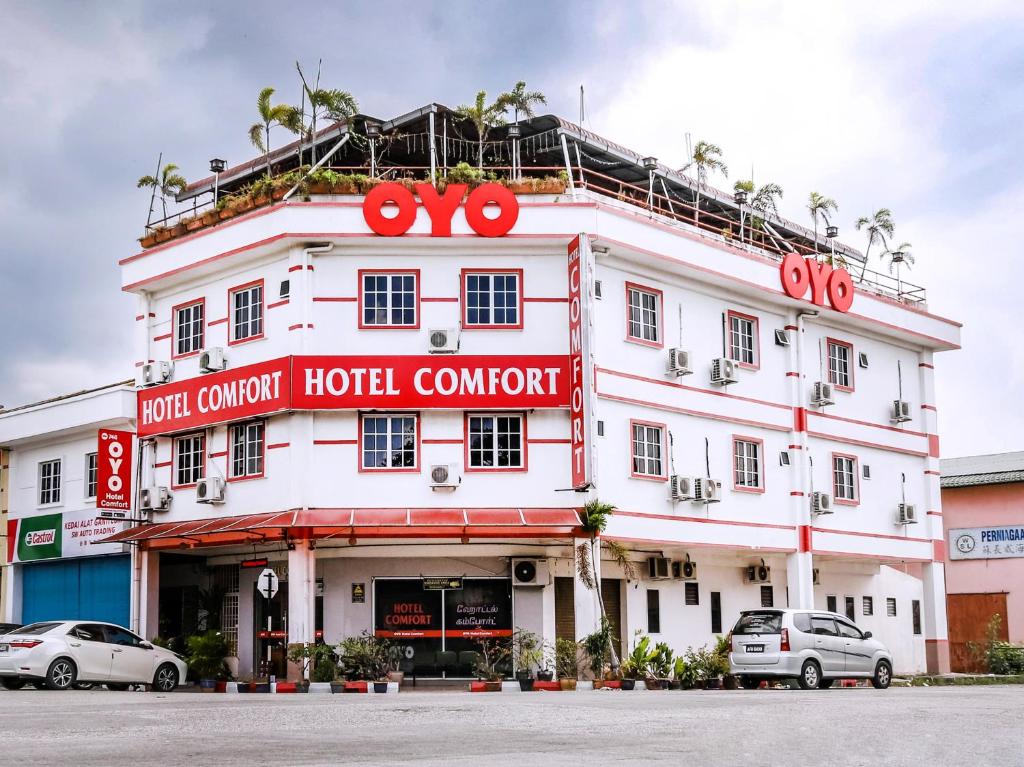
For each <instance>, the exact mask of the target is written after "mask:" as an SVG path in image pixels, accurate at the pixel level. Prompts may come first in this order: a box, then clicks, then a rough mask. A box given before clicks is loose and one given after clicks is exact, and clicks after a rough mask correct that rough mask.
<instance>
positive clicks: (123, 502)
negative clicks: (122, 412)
mask: <svg viewBox="0 0 1024 767" xmlns="http://www.w3.org/2000/svg"><path fill="white" fill-rule="evenodd" d="M134 439H135V435H134V434H132V432H130V431H115V430H113V429H100V430H99V432H98V433H97V435H96V445H97V448H96V488H97V489H96V508H97V509H101V510H103V511H107V512H113V513H112V514H110V517H111V518H114V519H125V518H127V516H128V514H129V512H130V511H131V508H132V442H133V441H134ZM100 516H101V517H102V516H105V515H104V514H103V513H102V512H101V514H100Z"/></svg>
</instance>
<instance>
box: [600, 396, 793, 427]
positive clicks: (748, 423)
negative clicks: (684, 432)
mask: <svg viewBox="0 0 1024 767" xmlns="http://www.w3.org/2000/svg"><path fill="white" fill-rule="evenodd" d="M597 396H598V397H600V398H601V399H607V400H612V401H613V402H625V403H626V404H628V405H643V406H646V407H651V408H654V409H655V410H664V411H666V412H668V413H680V414H681V415H692V416H696V417H698V418H710V419H711V420H713V421H725V422H726V423H741V424H745V425H746V426H758V427H760V428H762V429H770V430H772V431H789V427H788V426H779V425H778V424H774V423H765V422H763V421H751V420H748V419H746V418H730V417H728V416H724V415H718V414H717V413H705V412H703V411H700V410H690V409H688V408H683V407H673V406H672V405H662V404H661V403H658V402H648V401H646V400H642V399H634V398H632V397H619V396H617V395H614V394H605V393H603V392H598V393H597Z"/></svg>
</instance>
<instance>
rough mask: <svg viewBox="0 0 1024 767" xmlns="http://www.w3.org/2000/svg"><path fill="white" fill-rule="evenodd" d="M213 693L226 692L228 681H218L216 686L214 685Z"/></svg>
mask: <svg viewBox="0 0 1024 767" xmlns="http://www.w3.org/2000/svg"><path fill="white" fill-rule="evenodd" d="M213 690H214V692H227V691H228V680H227V679H218V680H217V684H216V685H214V688H213Z"/></svg>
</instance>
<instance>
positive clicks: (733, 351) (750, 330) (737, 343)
mask: <svg viewBox="0 0 1024 767" xmlns="http://www.w3.org/2000/svg"><path fill="white" fill-rule="evenodd" d="M725 316H726V319H727V321H728V323H727V324H728V333H729V339H728V340H729V343H728V344H727V347H728V349H729V359H731V360H732V361H733V362H736V363H737V364H739V365H743V366H745V367H751V368H756V367H758V366H760V364H761V362H760V360H759V358H758V344H759V343H760V341H759V339H758V333H759V327H758V326H759V324H760V323H759V321H758V319H757V318H756V317H753V316H750V315H747V314H743V313H741V312H735V311H729V312H727V313H726V315H725Z"/></svg>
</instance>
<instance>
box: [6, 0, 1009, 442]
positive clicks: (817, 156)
mask: <svg viewBox="0 0 1024 767" xmlns="http://www.w3.org/2000/svg"><path fill="white" fill-rule="evenodd" d="M142 5H143V4H141V3H136V2H117V1H116V0H107V1H106V2H103V3H95V4H93V3H86V2H75V3H70V2H69V3H62V2H56V1H54V2H48V3H29V2H12V0H0V9H2V11H3V16H2V17H3V19H4V22H3V23H4V29H5V34H4V35H3V38H4V44H3V46H0V110H2V113H3V114H6V115H7V118H5V119H4V120H3V121H0V146H2V147H3V149H2V154H0V302H2V306H3V317H2V320H0V403H3V404H6V405H8V406H13V405H16V404H20V403H24V402H28V401H32V400H34V399H38V398H41V397H44V396H49V395H52V394H56V393H61V392H66V391H69V390H73V389H76V388H81V387H86V386H92V385H99V384H103V383H108V382H111V381H114V380H118V379H121V378H126V377H130V376H131V375H132V373H133V369H132V355H131V354H130V348H131V329H132V325H133V322H132V316H133V315H134V304H133V301H132V299H131V298H129V297H128V296H126V295H124V294H122V293H121V292H120V289H119V284H120V283H119V276H118V269H117V265H116V264H117V261H118V259H120V258H122V257H124V256H126V255H130V254H132V253H134V252H135V251H136V250H137V246H136V243H135V241H134V240H135V238H136V237H138V236H139V235H140V233H141V230H142V226H143V223H144V221H145V216H146V209H147V207H148V198H147V195H146V194H145V192H143V191H142V190H137V189H136V188H135V181H136V180H137V179H138V177H139V176H140V175H143V174H145V173H151V172H152V169H153V166H154V165H155V163H156V158H157V153H158V152H160V151H162V152H163V153H164V156H165V158H166V159H169V160H171V161H173V162H175V163H177V164H178V165H180V166H181V168H182V171H183V173H184V174H185V175H186V177H187V178H189V179H190V180H191V179H194V178H199V177H201V176H203V175H205V174H206V168H207V161H208V160H209V158H210V157H213V156H221V157H225V158H227V159H228V160H229V162H231V163H235V162H239V161H241V160H244V159H247V158H248V157H250V156H251V155H252V153H253V152H252V149H251V147H250V146H249V145H248V140H247V135H246V132H247V128H248V126H249V125H250V124H251V123H252V122H253V120H254V117H255V100H256V94H257V92H258V91H259V89H260V88H261V87H263V86H266V85H271V86H274V87H276V88H277V89H278V95H279V96H280V98H281V100H287V101H297V99H298V94H299V90H298V88H299V86H298V81H297V78H296V76H295V73H294V62H295V60H296V59H298V60H300V61H302V62H303V63H304V64H305V65H306V68H307V69H315V67H316V61H317V59H318V58H323V61H324V83H325V84H326V85H327V86H328V87H339V88H344V89H346V90H349V91H351V92H353V93H354V94H355V95H356V96H357V98H358V99H359V103H360V106H361V108H362V111H364V112H366V113H369V114H375V115H378V116H381V117H384V118H387V117H391V116H394V115H397V114H399V113H402V112H404V111H406V110H409V109H412V108H415V107H418V106H422V105H424V104H427V103H429V102H430V101H438V102H440V103H444V104H449V105H452V106H455V105H458V104H460V103H464V102H467V101H469V100H471V99H472V98H473V96H474V94H475V93H476V91H477V90H479V89H481V88H482V89H485V90H488V91H490V92H497V91H500V90H504V89H507V88H509V87H511V86H512V85H513V84H514V82H515V81H516V80H518V79H525V80H526V81H527V82H528V84H529V86H530V87H531V88H537V89H540V90H542V91H543V92H544V93H546V94H547V96H548V99H549V106H550V110H551V111H552V112H555V113H558V114H561V115H564V116H566V117H569V118H572V119H575V118H576V116H577V114H578V105H577V102H578V90H579V86H580V84H583V85H585V87H586V94H587V111H588V120H587V127H589V128H591V129H592V130H594V131H596V132H598V133H600V134H602V135H604V136H606V137H607V138H610V139H612V140H614V141H617V142H619V143H621V144H624V145H626V146H629V147H631V148H634V149H636V150H637V151H639V152H642V153H644V154H652V155H655V156H657V157H658V158H659V159H661V160H662V161H663V162H666V163H668V164H670V165H681V164H683V162H684V160H685V154H686V149H685V146H686V143H685V135H686V134H687V133H690V134H691V136H692V137H693V138H694V140H696V139H707V140H710V141H713V142H715V143H717V144H719V145H721V146H722V147H723V149H724V152H725V159H726V160H727V162H728V164H729V166H730V167H731V168H732V170H733V174H732V177H733V178H735V177H737V176H744V177H745V176H748V175H749V169H750V168H753V170H754V175H755V179H756V180H757V181H758V182H763V181H767V180H771V181H775V182H777V183H779V184H781V185H782V187H783V188H784V189H785V192H786V194H785V198H784V200H783V203H784V204H783V211H782V212H783V214H784V215H786V216H788V217H790V218H793V219H795V220H796V221H800V222H804V223H809V221H808V215H807V213H806V211H805V210H804V208H803V205H804V201H805V200H806V197H807V194H808V193H809V192H810V191H811V190H816V191H819V192H821V193H823V194H826V195H828V196H831V197H834V198H836V199H837V200H838V202H839V207H840V209H839V221H838V223H839V224H840V227H841V233H842V235H841V238H842V239H844V240H846V241H848V242H851V243H852V244H854V245H856V246H857V247H860V248H863V245H864V243H863V241H862V239H863V238H862V237H861V236H860V235H859V234H858V233H857V232H855V231H854V229H853V222H854V221H855V220H856V218H857V217H858V216H860V215H864V214H867V213H869V212H870V211H873V210H875V209H876V208H879V207H883V206H884V207H889V208H891V209H892V210H893V212H894V214H895V218H896V222H897V233H896V237H897V240H898V241H903V240H907V241H909V242H911V243H913V246H914V247H913V252H914V253H915V255H916V256H917V259H918V263H917V266H916V267H915V269H914V271H913V274H912V275H910V279H911V280H912V281H914V282H917V283H919V284H922V285H924V286H926V287H927V289H928V295H929V304H930V308H931V310H932V311H934V312H936V313H939V314H942V315H945V316H949V317H953V318H956V319H959V320H962V321H963V322H964V323H965V328H964V334H963V337H964V350H963V351H961V352H953V353H946V354H943V355H940V356H939V358H938V365H937V368H938V380H939V392H938V395H939V396H938V404H939V409H940V426H941V430H942V434H943V453H944V454H945V455H949V456H952V455H961V454H967V453H973V452H989V451H991V452H995V451H1001V450H1011V449H1024V437H1020V436H1018V429H1021V428H1022V427H1024V408H1022V407H1020V406H1019V405H1018V400H1017V397H1018V396H1020V395H1021V393H1022V391H1024V389H1022V379H1024V344H1022V343H1021V342H1020V340H1019V335H1020V333H1019V330H1018V328H1019V327H1020V321H1019V319H1018V317H1017V312H1018V311H1019V310H1020V304H1021V301H1020V287H1019V286H1020V284H1021V282H1022V280H1024V262H1022V260H1021V258H1020V257H1021V255H1022V248H1021V245H1020V242H1021V229H1022V215H1021V214H1022V211H1024V174H1022V170H1024V152H1021V146H1020V144H1021V125H1022V124H1024V46H1022V45H1021V44H1020V41H1021V40H1022V39H1024V5H1022V4H1020V3H1017V2H1012V0H1011V1H1010V2H987V1H986V0H972V1H971V2H970V3H951V2H945V3H935V2H916V1H914V2H911V1H909V0H900V2H892V1H891V0H888V2H882V3H874V2H856V3H852V2H850V3H839V2H836V3H830V2H821V1H820V0H819V1H818V2H797V1H795V0H789V1H788V2H785V3H772V2H757V3H755V2H746V3H739V2H737V3H732V2H724V1H723V0H718V1H716V2H714V3H708V2H679V3H668V2H642V3H638V2H625V1H623V0H620V1H619V2H566V3H552V2H549V1H545V2H533V0H520V1H519V2H516V3H501V4H498V3H488V4H481V3H479V2H450V1H449V2H434V3H431V2H426V1H425V0H421V1H420V2H409V3H406V2H395V3H389V4H386V8H387V11H383V10H382V8H384V7H385V6H383V5H382V4H380V3H376V2H375V3H358V4H357V3H324V2H321V3H316V4H304V3H291V4H285V3H280V2H276V3H267V2H255V1H253V2H248V3H244V4H235V3H209V2H203V3H191V2H187V1H185V0H179V2H176V3H174V4H173V5H172V6H168V5H166V4H162V5H159V4H155V3H152V4H148V8H143V7H142ZM485 7H486V8H488V9H492V10H488V11H487V12H484V11H482V10H481V9H482V8H485ZM282 138H283V137H282ZM718 182H719V183H721V184H723V185H727V184H728V183H729V182H725V181H723V180H721V179H719V180H718ZM873 267H874V268H879V266H878V264H877V263H875V264H873Z"/></svg>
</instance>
